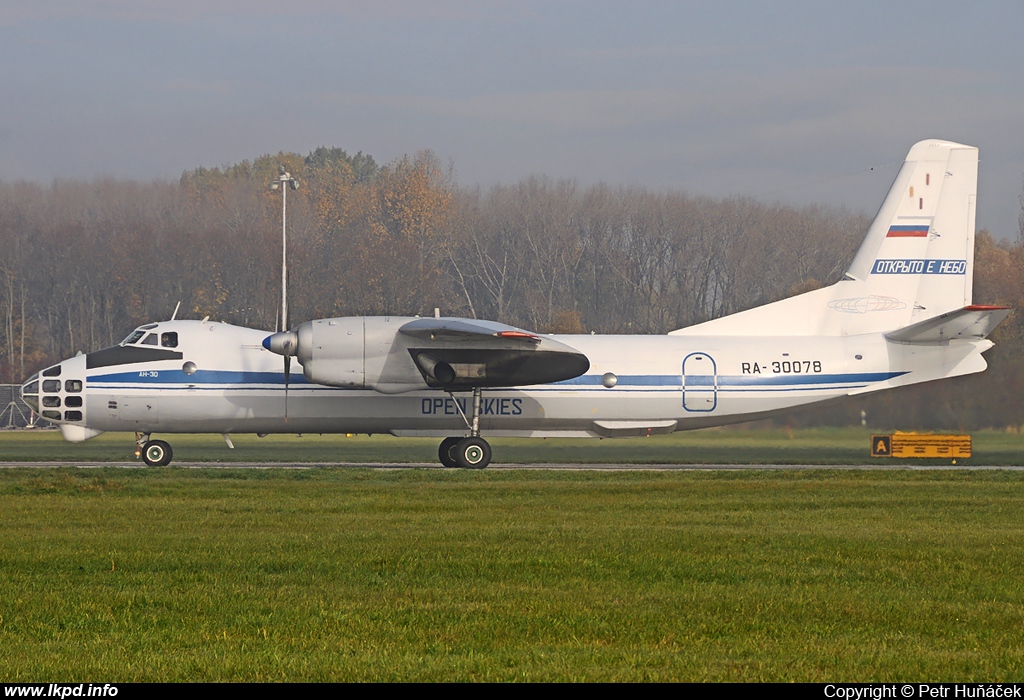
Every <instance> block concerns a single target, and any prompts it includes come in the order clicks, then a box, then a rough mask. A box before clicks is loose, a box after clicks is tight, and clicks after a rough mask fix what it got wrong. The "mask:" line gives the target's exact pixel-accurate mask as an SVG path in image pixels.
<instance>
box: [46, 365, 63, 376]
mask: <svg viewBox="0 0 1024 700" xmlns="http://www.w3.org/2000/svg"><path fill="white" fill-rule="evenodd" d="M43 376H44V377H59V376H60V365H54V366H53V367H51V368H49V369H44V370H43Z"/></svg>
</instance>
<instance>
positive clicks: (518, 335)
mask: <svg viewBox="0 0 1024 700" xmlns="http://www.w3.org/2000/svg"><path fill="white" fill-rule="evenodd" d="M398 332H399V333H402V334H404V335H408V336H412V337H413V338H419V339H421V340H452V341H462V340H472V341H483V342H493V341H494V340H495V339H500V340H513V341H516V342H527V343H533V344H537V343H539V342H540V337H539V336H538V335H537V334H535V333H530V332H529V331H524V330H523V329H521V328H516V327H515V326H506V325H505V324H504V323H496V322H494V321H478V320H477V319H469V318H417V319H416V320H415V321H409V322H408V323H406V324H405V325H403V326H402V327H401V328H399V329H398Z"/></svg>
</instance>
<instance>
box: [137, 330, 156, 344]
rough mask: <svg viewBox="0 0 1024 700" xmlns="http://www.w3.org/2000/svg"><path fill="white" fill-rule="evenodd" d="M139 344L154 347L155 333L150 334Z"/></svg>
mask: <svg viewBox="0 0 1024 700" xmlns="http://www.w3.org/2000/svg"><path fill="white" fill-rule="evenodd" d="M139 344H140V345H156V333H150V334H149V335H147V336H146V337H145V338H144V339H143V341H142V342H141V343H139Z"/></svg>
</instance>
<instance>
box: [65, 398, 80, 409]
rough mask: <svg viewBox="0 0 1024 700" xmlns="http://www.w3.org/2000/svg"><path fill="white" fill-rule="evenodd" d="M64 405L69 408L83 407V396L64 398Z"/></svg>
mask: <svg viewBox="0 0 1024 700" xmlns="http://www.w3.org/2000/svg"><path fill="white" fill-rule="evenodd" d="M64 405H65V406H67V407H68V408H81V407H82V397H81V396H69V397H67V398H66V399H64Z"/></svg>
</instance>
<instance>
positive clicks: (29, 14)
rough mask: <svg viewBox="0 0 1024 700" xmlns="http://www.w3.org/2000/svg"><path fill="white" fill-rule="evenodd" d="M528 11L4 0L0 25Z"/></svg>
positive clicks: (501, 6)
mask: <svg viewBox="0 0 1024 700" xmlns="http://www.w3.org/2000/svg"><path fill="white" fill-rule="evenodd" d="M524 14H527V13H526V12H525V11H524V10H523V9H522V8H520V7H519V6H518V5H517V4H516V3H513V2H497V3H490V4H488V5H486V6H479V5H478V4H476V3H472V2H467V1H466V0H375V1H374V2H365V0H290V1H289V2H280V1H279V0H222V1H221V2H218V3H216V4H215V5H211V3H210V2H209V1H208V0H177V1H176V2H165V1H164V0H47V1H46V2H39V1H38V0H8V1H7V2H5V3H4V11H3V16H2V17H0V25H6V26H15V25H18V24H21V23H24V22H40V21H47V20H65V19H82V18H87V19H107V20H126V21H141V22H172V23H185V22H196V21H200V20H203V19H205V18H209V17H212V16H221V17H223V16H239V17H246V18H251V17H253V16H260V15H262V16H268V15H269V16H273V15H284V16H289V17H292V16H296V15H319V16H342V17H348V18H351V19H361V20H389V19H390V20H393V19H441V20H461V19H475V18H479V17H484V16H486V17H491V18H495V17H512V16H523V15H524Z"/></svg>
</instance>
